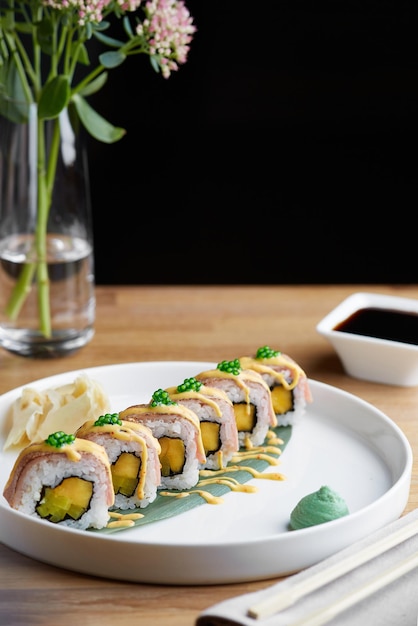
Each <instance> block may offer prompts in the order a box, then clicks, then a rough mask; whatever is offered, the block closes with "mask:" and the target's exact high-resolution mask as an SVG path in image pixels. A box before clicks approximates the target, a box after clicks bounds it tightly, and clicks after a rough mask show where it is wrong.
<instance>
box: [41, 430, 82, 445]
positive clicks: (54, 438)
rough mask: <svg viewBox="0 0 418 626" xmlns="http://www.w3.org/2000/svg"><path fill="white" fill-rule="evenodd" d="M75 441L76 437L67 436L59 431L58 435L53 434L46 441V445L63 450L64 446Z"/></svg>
mask: <svg viewBox="0 0 418 626" xmlns="http://www.w3.org/2000/svg"><path fill="white" fill-rule="evenodd" d="M74 441H75V435H67V434H66V433H64V432H63V431H62V430H58V431H57V432H56V433H52V434H51V435H49V437H47V438H46V439H45V443H46V444H48V445H49V446H52V447H53V448H62V446H66V445H69V444H71V443H73V442H74Z"/></svg>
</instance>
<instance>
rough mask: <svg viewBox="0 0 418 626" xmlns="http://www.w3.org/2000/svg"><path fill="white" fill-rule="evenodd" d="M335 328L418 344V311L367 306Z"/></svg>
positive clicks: (356, 333)
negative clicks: (410, 311) (411, 311)
mask: <svg viewBox="0 0 418 626" xmlns="http://www.w3.org/2000/svg"><path fill="white" fill-rule="evenodd" d="M334 330H338V331H341V332H343V333H351V334H353V335H366V336H367V337H375V338H376V339H388V340H389V341H400V342H401V343H411V344H415V345H418V313H408V312H405V311H396V310H392V309H379V308H377V307H365V308H363V309H359V310H358V311H355V312H354V313H352V314H351V315H350V316H349V317H347V318H346V319H345V320H343V321H342V322H340V323H339V324H337V325H336V326H334Z"/></svg>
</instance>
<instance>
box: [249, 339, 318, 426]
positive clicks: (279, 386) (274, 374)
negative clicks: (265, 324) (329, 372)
mask: <svg viewBox="0 0 418 626" xmlns="http://www.w3.org/2000/svg"><path fill="white" fill-rule="evenodd" d="M239 362H240V364H241V367H242V368H244V369H252V370H254V371H255V372H258V373H259V374H260V375H261V376H262V377H263V379H264V380H265V382H266V383H267V385H268V386H269V389H270V392H271V398H272V402H273V408H274V412H275V414H276V417H277V422H278V424H279V425H280V426H288V425H294V424H296V423H297V421H298V419H299V418H300V417H301V416H302V415H303V414H304V412H305V409H306V405H307V404H308V403H310V402H312V394H311V391H310V388H309V381H308V378H307V376H306V374H305V372H304V371H303V369H302V368H301V367H300V366H299V365H298V364H297V363H296V361H294V360H293V359H292V358H290V356H288V355H287V354H283V353H282V352H279V351H278V350H272V349H271V348H269V347H268V346H263V347H261V348H259V349H258V350H257V352H256V355H255V357H251V356H244V357H241V358H240V359H239Z"/></svg>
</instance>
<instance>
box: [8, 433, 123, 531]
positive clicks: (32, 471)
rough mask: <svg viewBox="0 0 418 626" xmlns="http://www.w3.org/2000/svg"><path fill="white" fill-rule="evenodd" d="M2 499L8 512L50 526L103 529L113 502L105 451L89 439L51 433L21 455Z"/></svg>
mask: <svg viewBox="0 0 418 626" xmlns="http://www.w3.org/2000/svg"><path fill="white" fill-rule="evenodd" d="M3 495H4V497H5V498H6V500H7V502H8V503H9V504H10V506H11V507H12V508H13V509H16V510H18V511H21V512H23V513H27V514H28V515H32V516H34V517H37V518H39V519H42V520H46V521H48V522H51V523H55V524H61V525H63V526H69V527H71V528H78V529H82V530H85V529H87V528H103V527H104V526H106V525H107V523H108V521H109V511H108V509H109V507H111V506H112V505H113V503H114V492H113V485H112V476H111V472H110V463H109V459H108V457H107V454H106V451H105V449H104V448H103V447H102V446H100V445H99V444H97V443H94V442H93V441H87V440H86V439H78V438H76V437H75V435H68V434H66V433H64V432H62V431H58V432H56V433H53V434H51V435H49V436H48V438H47V439H46V440H45V441H43V442H40V443H33V444H30V445H29V446H27V447H26V448H24V449H23V450H22V451H21V453H20V454H19V456H18V458H17V459H16V461H15V464H14V466H13V469H12V471H11V473H10V476H9V479H8V481H7V483H6V485H5V488H4V491H3Z"/></svg>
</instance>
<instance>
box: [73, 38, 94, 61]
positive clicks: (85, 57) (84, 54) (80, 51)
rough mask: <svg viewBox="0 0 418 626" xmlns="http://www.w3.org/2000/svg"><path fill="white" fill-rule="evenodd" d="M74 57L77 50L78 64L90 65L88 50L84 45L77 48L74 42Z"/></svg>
mask: <svg viewBox="0 0 418 626" xmlns="http://www.w3.org/2000/svg"><path fill="white" fill-rule="evenodd" d="M71 49H72V55H73V56H74V53H75V50H77V55H78V56H77V63H81V64H82V65H90V57H89V53H88V50H87V48H86V46H85V45H84V44H82V45H81V46H79V47H77V43H76V42H75V41H73V43H72V47H71Z"/></svg>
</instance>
